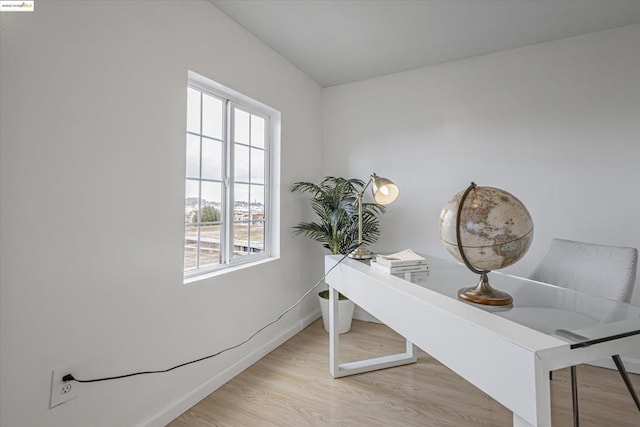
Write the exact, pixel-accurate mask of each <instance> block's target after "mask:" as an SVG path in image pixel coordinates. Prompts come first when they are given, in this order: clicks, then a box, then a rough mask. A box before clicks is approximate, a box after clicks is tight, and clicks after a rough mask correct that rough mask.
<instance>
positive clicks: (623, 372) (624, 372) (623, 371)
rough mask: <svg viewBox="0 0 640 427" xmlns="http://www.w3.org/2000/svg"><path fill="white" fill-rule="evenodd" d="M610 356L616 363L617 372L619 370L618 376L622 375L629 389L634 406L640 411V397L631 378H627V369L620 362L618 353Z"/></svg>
mask: <svg viewBox="0 0 640 427" xmlns="http://www.w3.org/2000/svg"><path fill="white" fill-rule="evenodd" d="M611 358H612V359H613V362H614V363H615V364H616V367H617V368H618V372H620V376H621V377H622V380H623V381H624V383H625V384H626V386H627V389H628V390H629V393H630V394H631V397H632V398H633V401H634V402H635V403H636V407H637V408H638V411H640V399H638V395H637V394H636V390H635V389H634V388H633V384H632V383H631V379H630V378H629V374H628V373H627V370H626V369H625V368H624V364H623V363H622V359H621V358H620V355H619V354H616V355H615V356H611Z"/></svg>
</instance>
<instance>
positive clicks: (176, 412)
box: [137, 310, 320, 427]
mask: <svg viewBox="0 0 640 427" xmlns="http://www.w3.org/2000/svg"><path fill="white" fill-rule="evenodd" d="M318 318H320V310H316V311H314V312H313V313H311V314H310V315H308V316H306V317H305V318H303V319H301V320H300V321H299V322H298V323H296V324H295V325H293V326H292V327H290V328H289V329H287V330H286V331H284V332H282V333H281V334H280V335H278V336H276V337H274V338H273V339H272V340H270V341H269V342H267V343H265V344H264V345H263V346H261V347H259V348H257V349H255V350H254V351H253V352H251V353H250V354H247V355H246V356H244V357H243V358H241V359H240V360H238V361H237V362H236V363H234V364H233V365H231V366H229V367H228V368H227V369H225V370H224V371H222V372H220V373H219V374H218V375H216V376H214V377H212V378H210V379H209V380H208V381H206V382H204V383H203V384H201V385H200V386H198V387H196V388H195V389H193V390H191V391H190V392H189V393H187V394H185V395H184V396H182V397H180V398H178V399H176V400H174V401H172V402H170V403H169V404H168V405H167V406H166V407H165V408H164V409H162V410H161V411H159V412H157V413H155V414H153V415H151V416H149V417H148V418H145V419H144V420H143V421H141V422H140V423H139V424H137V427H163V426H166V425H167V424H169V423H170V422H171V421H173V420H174V419H176V418H177V417H178V416H180V415H181V414H182V413H183V412H185V411H186V410H188V409H189V408H191V407H192V406H194V405H195V404H196V403H198V402H200V401H201V400H202V399H204V398H205V397H207V396H208V395H210V394H211V393H213V392H214V391H215V390H217V389H218V388H220V387H222V386H223V385H224V384H225V383H227V382H229V381H230V380H231V379H233V377H235V376H236V375H238V374H240V373H241V372H242V371H244V370H245V369H247V368H248V367H250V366H251V365H253V364H254V363H256V362H257V361H258V360H260V359H262V358H263V357H264V356H266V355H267V354H269V353H270V352H271V351H273V350H275V349H276V348H278V347H279V346H280V345H282V344H283V343H285V342H286V341H287V340H289V339H290V338H292V337H293V336H295V335H296V334H297V333H298V332H300V331H301V330H303V329H304V328H306V327H307V326H309V325H310V324H312V323H313V322H315V321H316V320H317V319H318Z"/></svg>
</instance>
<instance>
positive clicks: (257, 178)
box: [251, 148, 264, 184]
mask: <svg viewBox="0 0 640 427" xmlns="http://www.w3.org/2000/svg"><path fill="white" fill-rule="evenodd" d="M251 182H253V183H259V184H263V183H264V151H263V150H259V149H257V148H252V149H251Z"/></svg>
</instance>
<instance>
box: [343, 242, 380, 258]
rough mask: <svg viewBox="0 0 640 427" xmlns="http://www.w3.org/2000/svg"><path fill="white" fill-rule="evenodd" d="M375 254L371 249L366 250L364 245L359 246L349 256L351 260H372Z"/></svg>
mask: <svg viewBox="0 0 640 427" xmlns="http://www.w3.org/2000/svg"><path fill="white" fill-rule="evenodd" d="M374 255H375V254H374V253H373V252H371V251H370V250H369V249H367V248H365V247H364V246H363V245H360V246H358V247H357V248H356V249H354V250H353V252H351V253H350V254H349V258H353V259H371V258H373V257H374Z"/></svg>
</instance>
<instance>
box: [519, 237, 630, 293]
mask: <svg viewBox="0 0 640 427" xmlns="http://www.w3.org/2000/svg"><path fill="white" fill-rule="evenodd" d="M637 264H638V250H637V249H636V248H627V247H619V246H605V245H596V244H593V243H583V242H574V241H572V240H564V239H553V240H552V242H551V247H550V248H549V251H548V252H547V254H546V255H545V256H544V258H543V259H542V260H541V261H540V263H539V264H538V265H537V266H536V267H535V269H534V270H533V273H531V276H530V278H531V279H533V280H537V281H539V282H544V283H550V284H552V285H556V286H562V287H564V288H570V289H575V290H577V291H580V292H584V293H588V294H591V295H596V296H600V297H604V298H608V299H611V300H615V301H624V302H629V300H630V299H631V293H632V291H633V286H634V284H635V281H636V266H637Z"/></svg>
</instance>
